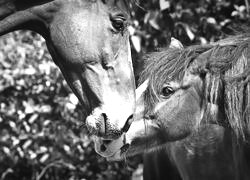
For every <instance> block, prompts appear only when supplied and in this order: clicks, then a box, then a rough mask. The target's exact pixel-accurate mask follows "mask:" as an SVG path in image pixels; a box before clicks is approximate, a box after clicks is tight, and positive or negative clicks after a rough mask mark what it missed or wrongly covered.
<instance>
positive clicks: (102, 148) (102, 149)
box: [100, 144, 107, 152]
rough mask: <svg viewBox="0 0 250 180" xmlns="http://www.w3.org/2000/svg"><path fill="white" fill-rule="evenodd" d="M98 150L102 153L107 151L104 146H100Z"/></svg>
mask: <svg viewBox="0 0 250 180" xmlns="http://www.w3.org/2000/svg"><path fill="white" fill-rule="evenodd" d="M100 150H101V151H102V152H105V151H106V150H107V148H106V146H105V145H104V144H102V145H101V147H100Z"/></svg>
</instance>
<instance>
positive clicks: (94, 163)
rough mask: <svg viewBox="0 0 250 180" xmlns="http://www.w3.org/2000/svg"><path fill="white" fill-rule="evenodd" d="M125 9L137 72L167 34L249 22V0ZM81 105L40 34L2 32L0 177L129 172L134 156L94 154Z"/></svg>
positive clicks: (102, 179)
mask: <svg viewBox="0 0 250 180" xmlns="http://www.w3.org/2000/svg"><path fill="white" fill-rule="evenodd" d="M131 14H132V21H131V25H130V26H129V31H130V34H131V43H132V48H133V49H132V50H133V59H134V63H135V68H136V73H137V74H138V72H139V71H140V67H141V63H142V62H140V60H139V59H140V58H139V57H140V56H141V55H142V54H144V53H145V52H150V51H153V50H157V48H163V47H165V46H166V45H167V44H168V43H169V41H170V37H171V36H174V37H176V38H177V39H179V40H180V41H181V42H182V43H184V44H185V45H190V44H205V43H208V42H213V41H216V40H218V39H220V38H222V37H224V36H225V33H230V31H231V30H230V28H229V27H230V26H234V25H235V24H236V25H239V24H245V23H248V22H249V4H248V1H247V0H245V1H244V0H231V1H230V0H193V1H189V0H148V1H145V0H144V1H137V5H136V6H134V7H133V10H132V11H131ZM82 113H84V112H82V111H81V107H80V106H79V104H78V100H77V99H76V97H75V96H74V95H73V93H72V92H71V90H70V89H69V87H68V86H67V84H66V82H65V81H64V79H63V77H62V75H61V73H60V72H59V70H58V68H57V67H56V66H55V65H54V63H53V61H52V60H51V57H50V55H49V53H48V51H47V49H46V45H45V42H44V40H43V38H41V37H40V36H39V35H37V34H35V33H33V32H29V31H28V32H27V31H18V32H14V33H11V34H8V35H6V36H3V37H1V38H0V180H7V179H8V180H17V179H18V180H30V179H32V180H57V179H60V180H64V179H65V180H78V179H79V180H80V179H82V180H83V179H87V180H92V179H93V180H96V179H97V180H112V179H113V180H123V179H124V180H125V179H131V175H132V173H133V172H134V171H135V170H136V168H137V162H138V161H140V158H139V157H138V158H137V159H136V160H134V159H133V160H132V161H131V160H130V161H129V160H128V161H126V162H121V163H109V162H106V160H105V159H103V158H102V157H100V156H98V155H97V154H96V153H95V151H94V149H93V143H92V141H91V138H90V137H89V136H88V132H87V130H86V129H85V128H84V127H83V126H82V125H83V119H82V118H81V117H82ZM140 167H141V166H140ZM139 170H140V169H139ZM138 174H140V171H139V172H138Z"/></svg>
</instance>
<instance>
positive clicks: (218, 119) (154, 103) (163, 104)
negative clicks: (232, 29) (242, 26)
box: [108, 33, 250, 179]
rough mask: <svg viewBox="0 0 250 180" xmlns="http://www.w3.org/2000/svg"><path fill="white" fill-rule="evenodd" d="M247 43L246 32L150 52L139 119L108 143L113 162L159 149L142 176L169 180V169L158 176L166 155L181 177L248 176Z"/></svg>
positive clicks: (149, 158) (148, 157) (249, 69)
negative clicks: (112, 152)
mask: <svg viewBox="0 0 250 180" xmlns="http://www.w3.org/2000/svg"><path fill="white" fill-rule="evenodd" d="M249 40H250V34H247V33H246V34H241V35H236V36H232V37H229V38H226V39H224V40H221V41H218V42H216V43H212V44H209V45H196V46H190V47H187V48H169V49H168V50H166V51H162V52H157V53H153V54H152V55H151V56H150V58H148V59H149V62H148V65H147V67H146V69H145V70H144V72H143V73H142V76H141V81H142V82H144V83H142V84H141V86H140V87H139V88H138V92H137V94H138V97H142V98H141V99H140V98H138V99H137V106H138V107H139V108H137V109H139V110H138V112H137V114H138V115H136V116H135V120H134V122H133V123H132V124H131V126H130V128H129V129H128V131H127V133H126V134H124V136H123V138H121V140H120V141H118V142H116V141H114V142H112V143H110V144H109V145H108V146H117V147H116V148H117V153H115V154H114V155H113V157H112V158H109V159H111V160H119V159H121V158H124V157H126V156H127V157H129V156H133V155H134V154H137V153H142V152H144V151H145V150H148V151H154V152H152V154H150V155H145V158H144V160H145V161H144V166H145V167H144V168H145V173H146V174H145V173H144V175H145V176H144V178H145V179H147V177H149V175H152V173H154V179H156V178H157V175H159V174H160V175H159V176H160V178H159V179H166V176H164V173H165V175H166V171H167V169H165V171H161V172H160V173H159V169H163V164H162V163H159V162H160V161H159V159H164V158H165V159H166V156H168V158H170V161H171V162H170V161H168V162H169V163H173V164H175V166H176V168H177V170H178V172H179V173H180V176H181V178H183V179H212V178H213V179H249V177H250V176H249V173H248V172H249V167H250V166H249V146H248V142H247V140H248V137H249V136H248V134H249V125H248V122H249V121H248V120H249V103H250V101H249V96H248V95H249V92H250V91H249V87H250V83H249V75H250V66H249V62H250V60H249V58H250V56H249V53H248V50H249V48H250V47H249V43H250V41H249ZM232 85H233V86H232ZM142 115H143V116H144V117H143V116H142ZM159 151H160V152H159ZM164 152H165V154H164ZM162 154H163V155H162ZM155 158H157V160H156V161H153V159H155ZM152 162H156V163H154V164H153V163H152ZM205 162H207V164H204V163H205ZM153 165H156V168H158V172H157V170H152V166H153ZM156 168H154V169H156ZM218 170H219V172H216V171H218ZM161 175H162V176H161ZM152 178H153V177H149V178H148V179H152ZM178 178H179V177H177V179H178Z"/></svg>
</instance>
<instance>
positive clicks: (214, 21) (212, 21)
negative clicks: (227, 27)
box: [207, 17, 216, 24]
mask: <svg viewBox="0 0 250 180" xmlns="http://www.w3.org/2000/svg"><path fill="white" fill-rule="evenodd" d="M207 22H208V23H210V24H216V20H215V18H213V17H209V18H207Z"/></svg>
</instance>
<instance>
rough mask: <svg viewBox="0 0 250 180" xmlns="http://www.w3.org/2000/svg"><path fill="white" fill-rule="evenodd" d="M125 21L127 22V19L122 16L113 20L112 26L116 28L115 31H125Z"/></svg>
mask: <svg viewBox="0 0 250 180" xmlns="http://www.w3.org/2000/svg"><path fill="white" fill-rule="evenodd" d="M125 21H126V19H125V17H124V16H121V15H119V16H117V17H114V18H112V19H111V22H112V26H113V27H114V28H115V30H117V31H119V32H121V31H123V30H124V27H125Z"/></svg>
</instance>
